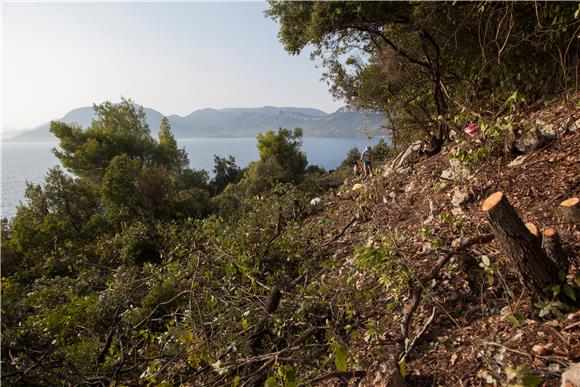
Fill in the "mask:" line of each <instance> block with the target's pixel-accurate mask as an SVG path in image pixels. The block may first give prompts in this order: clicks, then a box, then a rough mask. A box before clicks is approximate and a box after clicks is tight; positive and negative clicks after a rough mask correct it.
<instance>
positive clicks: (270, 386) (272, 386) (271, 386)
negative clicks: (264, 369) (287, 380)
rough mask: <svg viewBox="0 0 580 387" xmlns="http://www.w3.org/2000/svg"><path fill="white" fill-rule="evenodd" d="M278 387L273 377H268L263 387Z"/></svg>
mask: <svg viewBox="0 0 580 387" xmlns="http://www.w3.org/2000/svg"><path fill="white" fill-rule="evenodd" d="M278 386H279V384H278V381H277V380H276V377H275V376H270V377H269V378H268V379H266V381H265V382H264V387H278Z"/></svg>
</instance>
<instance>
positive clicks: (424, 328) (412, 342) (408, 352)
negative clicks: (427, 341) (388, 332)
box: [399, 308, 435, 362]
mask: <svg viewBox="0 0 580 387" xmlns="http://www.w3.org/2000/svg"><path fill="white" fill-rule="evenodd" d="M434 317H435V308H433V312H431V316H430V317H429V319H428V320H427V322H425V325H423V329H421V330H420V331H419V333H417V336H415V338H414V339H413V341H411V344H409V346H408V347H407V350H406V351H405V353H404V354H403V355H402V356H401V358H400V360H399V362H401V361H403V360H405V359H406V358H407V355H408V354H410V353H411V351H412V350H413V348H415V345H416V344H417V342H418V341H419V339H421V337H422V336H423V335H424V334H425V332H427V328H429V325H431V323H432V322H433V318H434Z"/></svg>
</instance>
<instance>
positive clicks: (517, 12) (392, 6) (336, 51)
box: [267, 1, 579, 143]
mask: <svg viewBox="0 0 580 387" xmlns="http://www.w3.org/2000/svg"><path fill="white" fill-rule="evenodd" d="M577 13H578V7H577V5H576V4H574V3H566V4H564V3H543V4H535V5H534V6H533V7H531V6H530V5H529V4H525V3H510V4H502V5H501V6H496V5H495V4H492V3H489V4H479V3H468V2H456V3H424V2H367V3H357V2H311V3H309V2H292V1H272V2H270V10H268V12H267V14H268V16H270V17H271V18H272V19H273V20H275V21H277V22H278V23H279V24H280V33H279V37H280V41H281V42H282V43H283V44H284V47H285V48H286V50H287V51H288V52H290V53H292V54H298V53H300V52H302V51H303V50H304V49H305V47H307V46H308V45H311V46H314V51H313V53H312V57H313V59H314V58H316V59H319V60H320V61H321V62H322V65H323V66H324V67H325V69H326V70H327V71H326V73H325V78H326V80H327V81H328V82H329V85H330V90H331V92H332V93H333V94H334V95H335V96H336V97H338V98H341V99H346V100H347V101H348V102H349V103H351V104H354V105H357V106H359V107H363V108H368V109H374V110H379V111H382V112H385V113H386V115H387V117H388V118H389V121H390V122H391V129H392V130H393V132H394V133H395V134H396V136H395V137H396V139H397V143H401V142H402V141H403V142H404V141H405V139H406V140H407V141H411V140H412V139H413V138H416V133H422V134H423V135H424V136H427V137H430V138H434V139H437V141H441V140H443V139H445V138H446V137H447V133H448V129H449V123H450V122H452V121H453V118H454V117H455V116H456V115H458V114H460V113H461V111H462V110H463V111H466V110H467V111H474V112H479V115H484V116H485V115H487V116H489V113H488V112H490V111H491V112H493V111H502V110H506V111H508V110H511V111H515V110H516V105H517V104H518V103H519V102H521V101H522V100H523V99H522V97H521V96H522V95H525V96H527V98H526V101H527V102H532V101H536V100H538V99H540V98H543V97H546V96H551V95H554V94H555V93H558V92H560V90H561V89H565V88H566V87H567V86H568V85H569V84H570V85H571V84H573V83H574V79H575V77H577V74H574V70H573V69H574V67H573V63H575V56H576V54H575V53H577V52H578V47H579V46H578V45H579V42H578V39H577V38H576V36H577V32H578V30H577V28H578V19H577V16H576V15H577ZM506 20H510V23H509V28H505V26H506V24H505V23H506ZM482 25H485V28H481V26H482ZM498 42H501V44H500V43H498ZM548 79H549V81H546V80H548ZM464 123H465V122H462V123H460V124H459V128H461V127H463V125H464Z"/></svg>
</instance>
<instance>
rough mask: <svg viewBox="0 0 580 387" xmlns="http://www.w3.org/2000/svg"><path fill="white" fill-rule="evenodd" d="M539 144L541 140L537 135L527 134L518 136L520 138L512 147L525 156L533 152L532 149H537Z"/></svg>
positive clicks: (533, 133)
mask: <svg viewBox="0 0 580 387" xmlns="http://www.w3.org/2000/svg"><path fill="white" fill-rule="evenodd" d="M541 143H542V140H541V138H540V136H539V135H538V133H536V132H528V133H524V134H523V135H522V136H520V138H518V139H517V141H516V142H515V144H514V146H515V148H516V149H517V150H518V151H520V152H522V153H524V154H526V153H530V152H532V151H534V149H536V148H538V147H539V146H540V145H541Z"/></svg>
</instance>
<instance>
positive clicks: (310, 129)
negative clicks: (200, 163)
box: [8, 106, 385, 142]
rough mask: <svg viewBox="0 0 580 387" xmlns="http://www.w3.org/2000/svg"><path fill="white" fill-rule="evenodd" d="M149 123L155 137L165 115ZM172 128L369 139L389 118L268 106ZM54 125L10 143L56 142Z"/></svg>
mask: <svg viewBox="0 0 580 387" xmlns="http://www.w3.org/2000/svg"><path fill="white" fill-rule="evenodd" d="M144 110H145V114H146V116H147V122H148V124H149V126H150V128H151V132H152V133H153V135H155V136H156V135H157V133H158V132H159V124H160V123H161V118H163V115H162V114H161V113H160V112H158V111H156V110H153V109H150V108H144ZM94 118H95V115H94V112H93V109H92V107H82V108H78V109H74V110H71V111H70V112H68V113H67V114H66V115H64V116H63V117H62V118H60V119H58V120H59V121H62V122H66V123H77V124H79V125H80V126H81V127H83V128H86V127H88V126H89V125H90V124H91V121H92V120H93V119H94ZM168 118H169V123H170V125H171V129H172V131H173V133H174V134H175V137H177V138H196V137H255V136H256V135H257V134H258V133H261V132H265V131H266V130H268V129H272V130H276V129H278V128H290V129H294V128H297V127H300V128H302V129H303V130H304V136H305V137H348V138H358V137H366V136H367V135H369V134H374V133H384V129H383V128H382V126H383V125H385V118H384V117H383V115H381V114H379V113H372V112H360V111H354V110H352V109H343V108H341V109H339V110H337V111H336V112H334V113H330V114H329V113H325V112H323V111H321V110H317V109H310V108H294V107H273V106H264V107H261V108H226V109H201V110H196V111H194V112H192V113H191V114H189V115H187V116H185V117H181V116H178V115H171V116H169V117H168ZM49 128H50V123H45V124H42V125H39V126H37V127H34V128H32V129H30V130H27V131H25V132H24V133H22V134H20V135H17V136H11V137H10V139H8V140H9V141H14V142H30V141H33V142H34V141H54V140H55V137H54V136H53V135H52V133H50V131H49Z"/></svg>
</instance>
